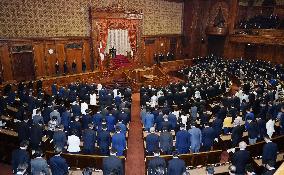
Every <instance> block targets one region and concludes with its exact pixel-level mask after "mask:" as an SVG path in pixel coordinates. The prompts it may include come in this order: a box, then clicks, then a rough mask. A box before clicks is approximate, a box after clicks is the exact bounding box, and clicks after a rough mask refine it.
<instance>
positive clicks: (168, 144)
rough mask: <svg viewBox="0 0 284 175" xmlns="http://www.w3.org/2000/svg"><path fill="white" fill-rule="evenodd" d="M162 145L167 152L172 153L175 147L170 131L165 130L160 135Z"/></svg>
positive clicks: (162, 148)
mask: <svg viewBox="0 0 284 175" xmlns="http://www.w3.org/2000/svg"><path fill="white" fill-rule="evenodd" d="M160 147H161V150H162V151H163V152H164V153H166V154H171V153H172V149H173V136H172V134H171V133H170V132H163V133H161V135H160Z"/></svg>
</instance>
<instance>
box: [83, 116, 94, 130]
mask: <svg viewBox="0 0 284 175" xmlns="http://www.w3.org/2000/svg"><path fill="white" fill-rule="evenodd" d="M90 123H92V118H91V116H90V115H89V114H86V115H83V116H82V127H83V129H87V128H88V125H89V124H90Z"/></svg>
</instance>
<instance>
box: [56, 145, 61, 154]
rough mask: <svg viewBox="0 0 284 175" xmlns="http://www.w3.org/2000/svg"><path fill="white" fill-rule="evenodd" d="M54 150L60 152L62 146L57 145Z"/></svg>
mask: <svg viewBox="0 0 284 175" xmlns="http://www.w3.org/2000/svg"><path fill="white" fill-rule="evenodd" d="M54 152H55V154H60V153H62V148H61V147H60V146H55V148H54Z"/></svg>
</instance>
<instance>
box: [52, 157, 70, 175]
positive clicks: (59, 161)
mask: <svg viewBox="0 0 284 175" xmlns="http://www.w3.org/2000/svg"><path fill="white" fill-rule="evenodd" d="M49 166H50V169H51V173H52V174H54V175H55V174H56V175H66V174H68V165H67V163H66V160H65V159H64V158H62V157H61V156H57V155H55V156H53V157H51V158H50V159H49Z"/></svg>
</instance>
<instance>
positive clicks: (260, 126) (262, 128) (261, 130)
mask: <svg viewBox="0 0 284 175" xmlns="http://www.w3.org/2000/svg"><path fill="white" fill-rule="evenodd" d="M256 123H257V130H258V135H259V136H258V137H259V139H262V138H263V136H264V135H265V134H266V132H267V131H266V123H265V121H264V120H263V119H262V118H261V117H260V116H258V117H257V118H256Z"/></svg>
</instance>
